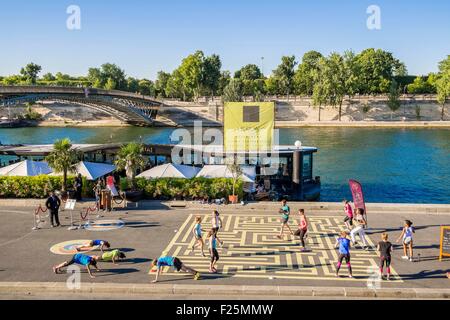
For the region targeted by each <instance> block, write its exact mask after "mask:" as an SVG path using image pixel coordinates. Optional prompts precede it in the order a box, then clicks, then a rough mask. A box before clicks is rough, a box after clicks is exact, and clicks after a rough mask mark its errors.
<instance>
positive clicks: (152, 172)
mask: <svg viewBox="0 0 450 320" xmlns="http://www.w3.org/2000/svg"><path fill="white" fill-rule="evenodd" d="M199 171H200V169H199V168H197V167H192V166H186V165H182V164H173V163H166V164H162V165H160V166H156V167H153V168H151V169H149V170H146V171H144V172H142V173H141V174H139V175H138V176H137V177H138V178H147V179H151V178H187V179H190V178H193V177H195V176H196V175H197V173H198V172H199Z"/></svg>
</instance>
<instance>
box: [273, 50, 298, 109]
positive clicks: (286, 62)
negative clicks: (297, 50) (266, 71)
mask: <svg viewBox="0 0 450 320" xmlns="http://www.w3.org/2000/svg"><path fill="white" fill-rule="evenodd" d="M296 65H297V62H296V61H295V56H283V57H281V64H280V65H278V67H277V68H276V69H275V70H273V76H274V77H275V78H276V79H278V81H279V82H278V83H279V89H280V90H281V91H282V92H283V93H285V94H286V95H287V96H288V100H289V94H290V93H291V92H292V90H293V82H294V81H293V79H294V75H295V66H296Z"/></svg>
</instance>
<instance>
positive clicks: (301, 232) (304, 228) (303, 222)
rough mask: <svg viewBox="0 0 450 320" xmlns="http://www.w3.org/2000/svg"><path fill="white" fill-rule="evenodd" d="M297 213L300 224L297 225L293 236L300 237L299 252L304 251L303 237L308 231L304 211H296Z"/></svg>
mask: <svg viewBox="0 0 450 320" xmlns="http://www.w3.org/2000/svg"><path fill="white" fill-rule="evenodd" d="M298 213H299V214H300V223H299V225H298V230H297V231H296V232H295V233H294V235H296V236H299V237H300V242H301V244H302V249H301V251H306V245H305V236H306V232H307V231H308V220H307V219H306V215H305V210H304V209H300V210H298Z"/></svg>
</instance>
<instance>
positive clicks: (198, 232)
mask: <svg viewBox="0 0 450 320" xmlns="http://www.w3.org/2000/svg"><path fill="white" fill-rule="evenodd" d="M195 234H196V235H197V237H201V236H202V226H201V224H200V223H196V224H195Z"/></svg>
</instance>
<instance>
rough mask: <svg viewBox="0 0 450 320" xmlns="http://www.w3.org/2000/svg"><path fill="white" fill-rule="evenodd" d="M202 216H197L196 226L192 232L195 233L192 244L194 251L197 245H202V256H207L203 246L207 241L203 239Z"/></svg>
mask: <svg viewBox="0 0 450 320" xmlns="http://www.w3.org/2000/svg"><path fill="white" fill-rule="evenodd" d="M201 223H202V217H200V216H197V217H195V226H194V228H192V234H193V235H194V239H195V240H194V244H193V245H192V251H194V250H195V247H197V246H200V249H201V250H202V256H203V257H205V253H204V252H203V247H204V246H205V242H204V241H203V237H202V232H203V231H204V230H203V229H202V224H201Z"/></svg>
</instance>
